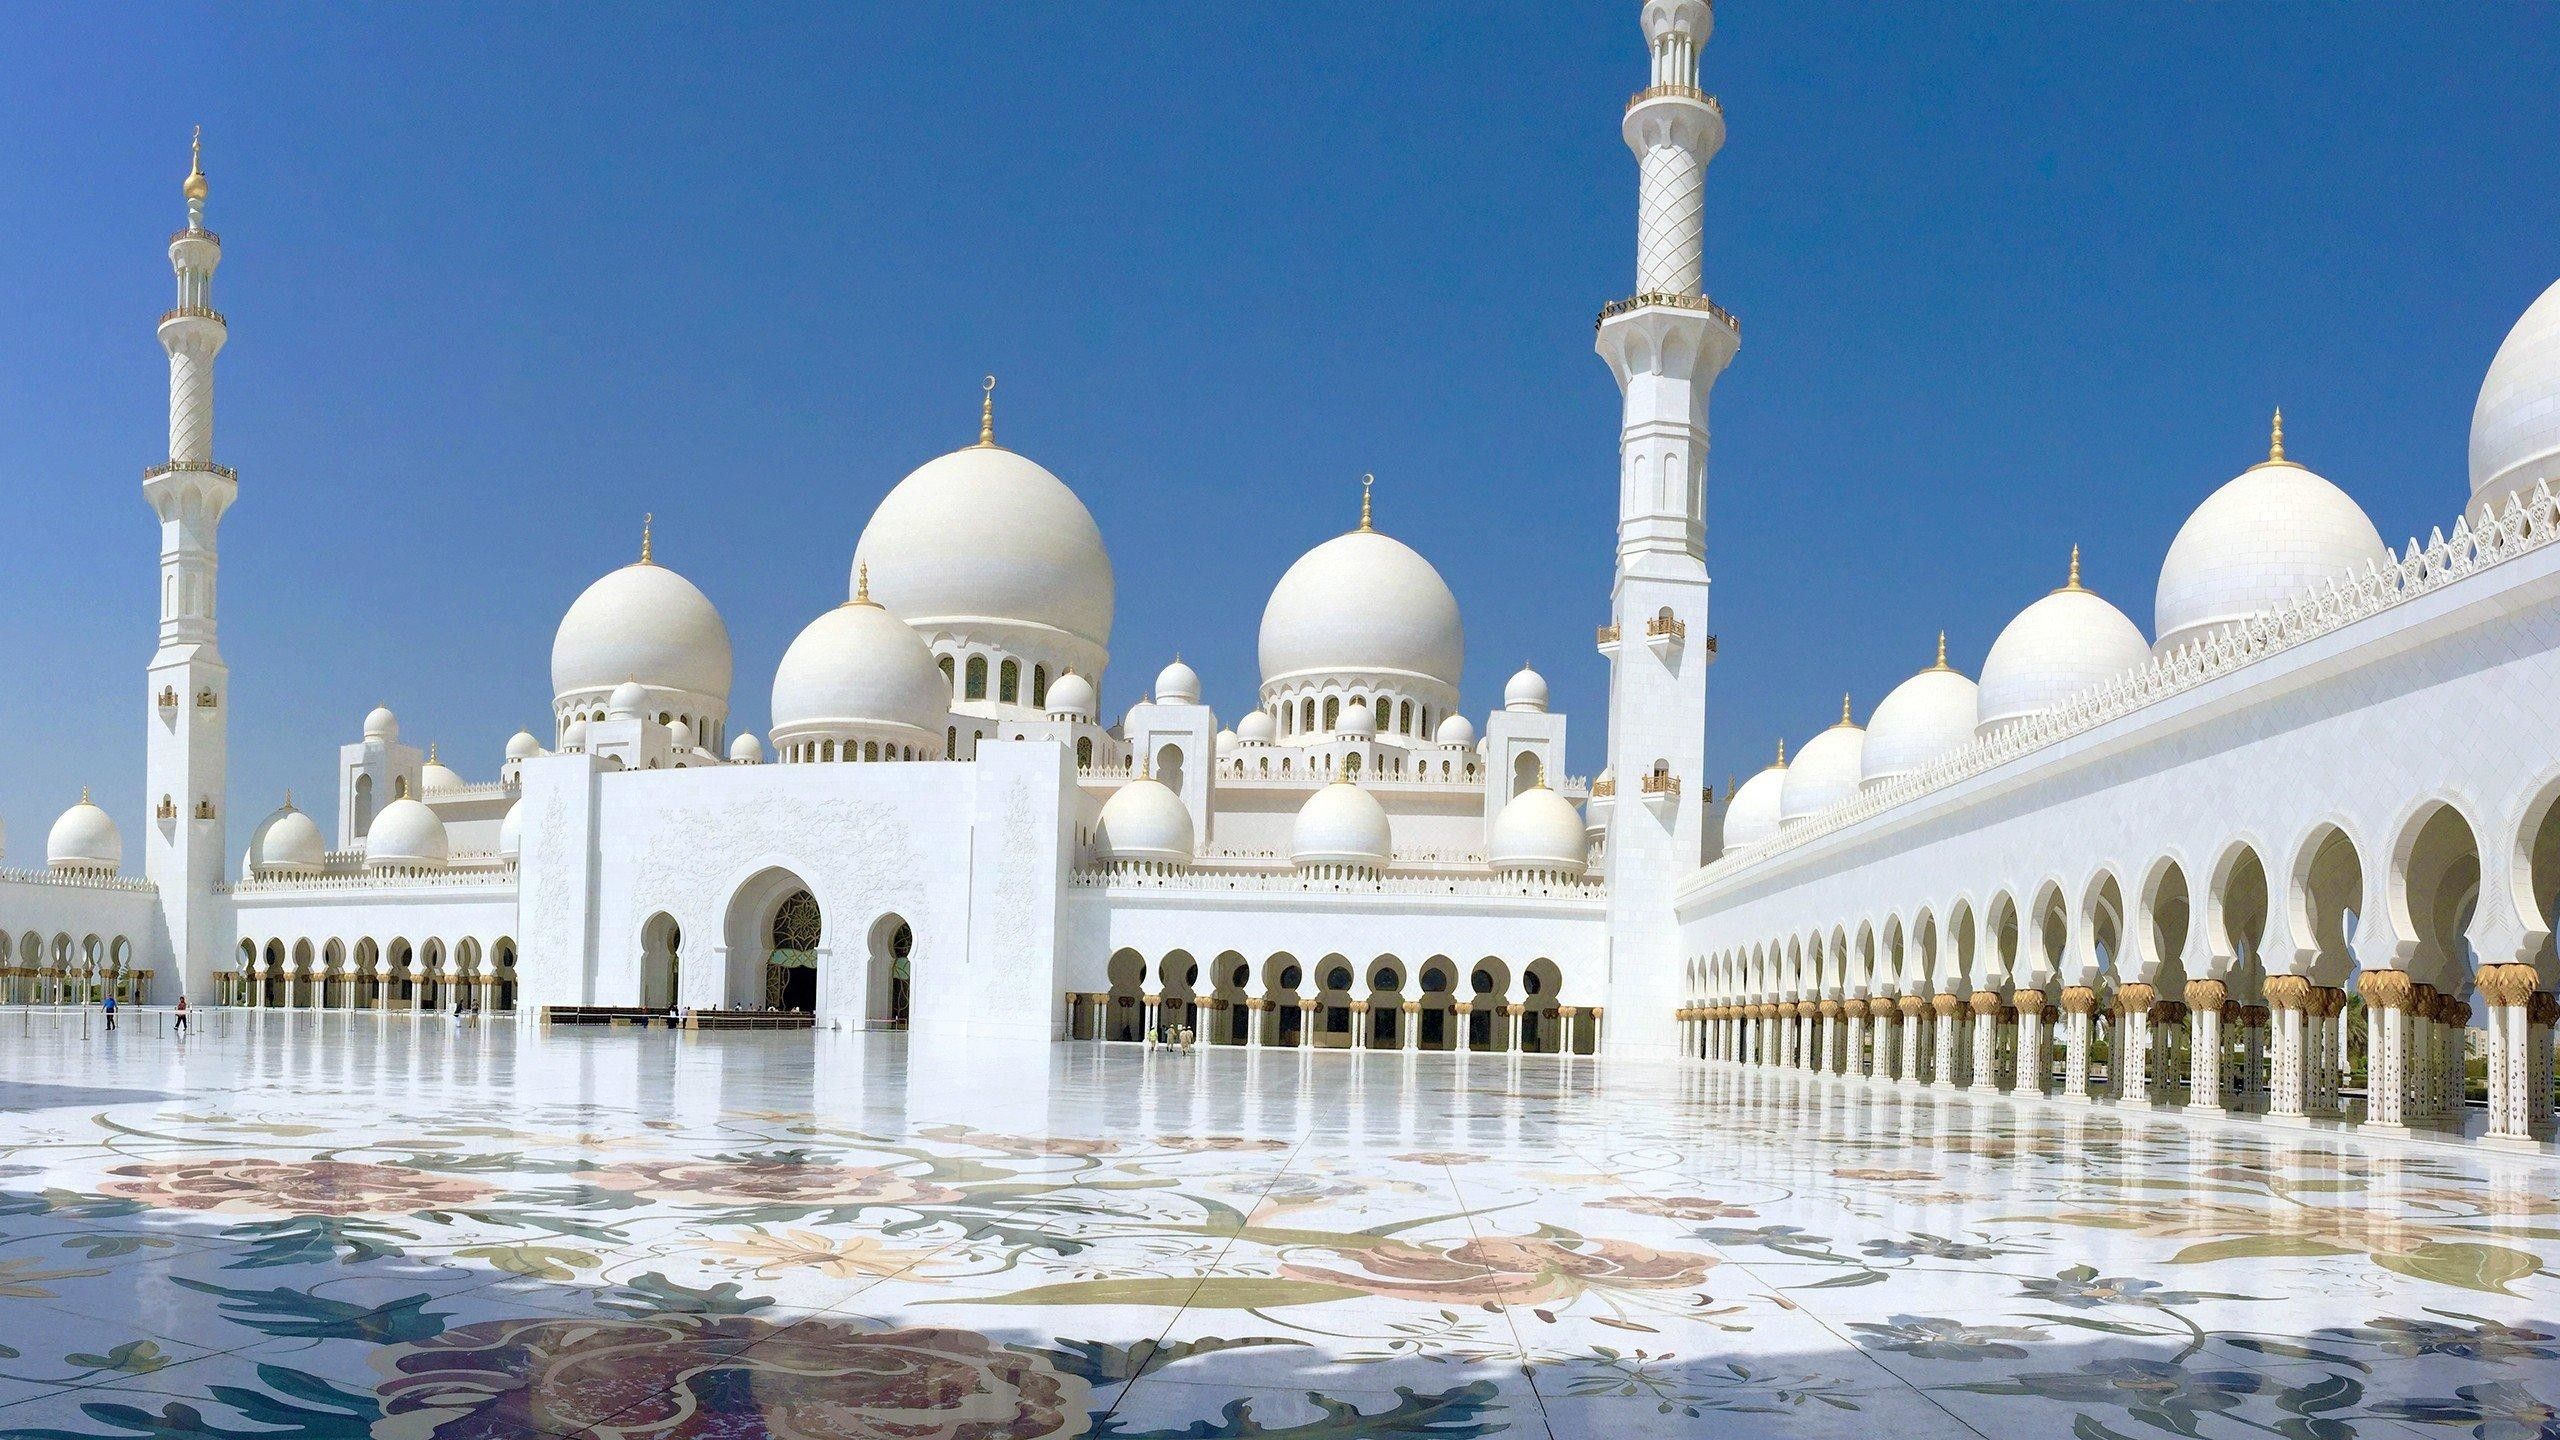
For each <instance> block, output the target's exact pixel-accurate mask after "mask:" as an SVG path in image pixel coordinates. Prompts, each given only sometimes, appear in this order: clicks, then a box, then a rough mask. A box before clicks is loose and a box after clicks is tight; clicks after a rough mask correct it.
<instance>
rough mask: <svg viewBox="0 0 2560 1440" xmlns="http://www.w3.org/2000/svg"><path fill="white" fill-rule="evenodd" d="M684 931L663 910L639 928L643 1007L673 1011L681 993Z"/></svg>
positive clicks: (641, 1001)
mask: <svg viewBox="0 0 2560 1440" xmlns="http://www.w3.org/2000/svg"><path fill="white" fill-rule="evenodd" d="M683 952H684V930H683V927H681V926H679V925H677V924H676V919H675V917H674V916H672V915H669V914H667V913H666V912H665V911H663V910H662V911H660V912H658V913H657V914H655V915H652V916H650V917H649V919H648V921H647V923H645V924H643V925H642V926H641V927H640V1008H642V1009H644V1010H673V1009H675V1008H676V996H677V995H678V994H680V993H682V984H683V981H682V967H683V964H684V959H683Z"/></svg>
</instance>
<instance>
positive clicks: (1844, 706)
mask: <svg viewBox="0 0 2560 1440" xmlns="http://www.w3.org/2000/svg"><path fill="white" fill-rule="evenodd" d="M1840 723H1841V724H1843V725H1846V724H1848V723H1849V692H1847V691H1845V690H1844V691H1842V692H1840Z"/></svg>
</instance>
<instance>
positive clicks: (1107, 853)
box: [1094, 777, 1191, 865]
mask: <svg viewBox="0 0 2560 1440" xmlns="http://www.w3.org/2000/svg"><path fill="white" fill-rule="evenodd" d="M1094 848H1095V849H1096V850H1097V851H1099V852H1100V853H1101V854H1102V856H1103V858H1104V859H1107V860H1115V861H1142V862H1149V863H1154V864H1159V865H1188V864H1190V863H1191V812H1190V811H1189V810H1187V809H1185V808H1183V804H1182V797H1181V796H1179V795H1176V794H1174V793H1173V791H1172V790H1171V789H1170V788H1168V787H1167V786H1166V785H1165V783H1164V782H1163V781H1161V780H1151V779H1147V778H1144V777H1141V778H1139V779H1136V780H1132V781H1130V782H1129V783H1128V784H1126V785H1123V786H1121V787H1120V789H1119V791H1118V792H1117V793H1116V794H1114V795H1113V796H1112V797H1111V798H1110V799H1109V800H1108V801H1106V802H1104V804H1103V807H1102V818H1101V822H1100V824H1099V826H1098V827H1097V836H1096V839H1095V841H1094Z"/></svg>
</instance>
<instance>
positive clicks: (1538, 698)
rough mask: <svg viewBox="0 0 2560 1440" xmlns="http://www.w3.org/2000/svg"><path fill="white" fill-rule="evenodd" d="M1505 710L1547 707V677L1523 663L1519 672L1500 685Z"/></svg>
mask: <svg viewBox="0 0 2560 1440" xmlns="http://www.w3.org/2000/svg"><path fill="white" fill-rule="evenodd" d="M1502 708H1503V709H1505V710H1544V709H1546V708H1547V677H1546V676H1544V675H1541V674H1539V673H1538V672H1537V671H1535V670H1532V669H1530V668H1529V667H1528V666H1526V665H1523V666H1521V667H1520V670H1519V673H1518V674H1515V675H1513V676H1512V677H1511V679H1510V681H1509V683H1507V684H1505V685H1504V686H1503V687H1502Z"/></svg>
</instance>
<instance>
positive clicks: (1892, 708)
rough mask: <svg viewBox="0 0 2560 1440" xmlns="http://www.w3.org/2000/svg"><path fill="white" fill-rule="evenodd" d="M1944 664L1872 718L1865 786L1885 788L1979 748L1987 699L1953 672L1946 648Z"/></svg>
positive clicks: (1862, 765) (1861, 762) (1862, 769)
mask: <svg viewBox="0 0 2560 1440" xmlns="http://www.w3.org/2000/svg"><path fill="white" fill-rule="evenodd" d="M1938 646H1939V648H1938V663H1937V664H1935V665H1932V666H1930V667H1929V668H1928V669H1926V670H1923V671H1921V672H1920V673H1919V674H1917V675H1914V676H1912V677H1911V678H1910V679H1908V680H1905V681H1903V682H1902V683H1901V684H1899V685H1896V686H1894V687H1893V693H1892V694H1890V695H1887V696H1885V697H1884V701H1883V703H1881V704H1879V705H1877V706H1876V713H1874V714H1873V715H1870V716H1868V717H1867V743H1866V748H1865V749H1864V750H1862V751H1861V752H1860V754H1859V759H1858V773H1859V783H1860V784H1862V785H1881V784H1883V783H1884V782H1886V781H1888V780H1891V779H1893V778H1894V777H1896V776H1900V775H1908V774H1910V773H1911V772H1913V771H1915V770H1918V769H1921V768H1922V767H1924V766H1926V765H1928V764H1929V762H1931V761H1933V760H1936V759H1939V758H1941V757H1942V756H1946V755H1951V754H1953V753H1955V752H1956V751H1958V750H1961V749H1963V748H1964V747H1966V746H1967V745H1970V744H1972V743H1973V734H1974V727H1975V726H1976V725H1978V724H1980V723H1981V720H1982V696H1981V692H1980V691H1979V690H1978V689H1976V688H1975V686H1974V683H1973V681H1972V680H1970V679H1968V678H1967V677H1966V676H1964V675H1963V674H1961V673H1959V672H1957V671H1955V670H1951V669H1949V668H1948V667H1947V652H1946V642H1945V641H1944V640H1943V639H1942V640H1940V641H1939V642H1938Z"/></svg>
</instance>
